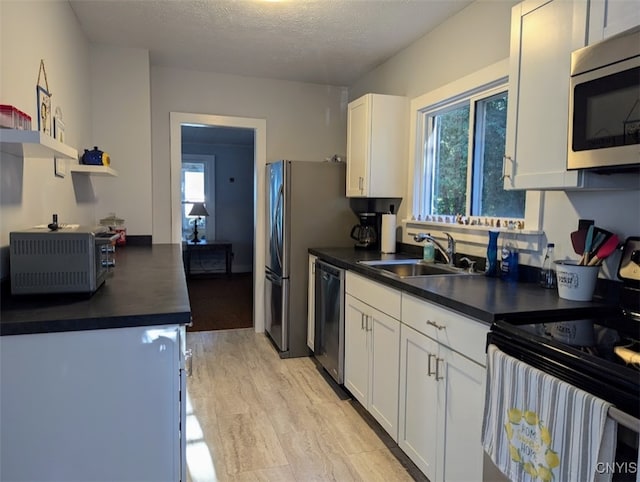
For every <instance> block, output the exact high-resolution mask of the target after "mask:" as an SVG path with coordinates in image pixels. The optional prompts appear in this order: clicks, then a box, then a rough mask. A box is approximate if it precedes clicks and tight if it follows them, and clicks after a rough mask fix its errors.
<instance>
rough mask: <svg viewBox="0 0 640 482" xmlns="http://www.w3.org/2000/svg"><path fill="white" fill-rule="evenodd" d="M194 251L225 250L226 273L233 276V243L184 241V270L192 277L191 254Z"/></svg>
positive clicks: (188, 276)
mask: <svg viewBox="0 0 640 482" xmlns="http://www.w3.org/2000/svg"><path fill="white" fill-rule="evenodd" d="M194 251H198V252H214V251H224V260H225V274H226V275H227V276H231V260H232V258H233V251H232V244H231V243H230V242H228V241H209V240H204V241H200V242H199V243H192V242H191V241H183V243H182V259H183V261H184V270H185V274H186V276H187V278H190V277H191V255H192V253H193V252H194Z"/></svg>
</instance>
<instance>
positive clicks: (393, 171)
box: [346, 94, 408, 197]
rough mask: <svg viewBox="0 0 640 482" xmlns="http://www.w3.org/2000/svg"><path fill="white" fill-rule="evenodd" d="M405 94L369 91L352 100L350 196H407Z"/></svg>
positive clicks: (406, 107) (350, 113)
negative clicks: (393, 94) (395, 94)
mask: <svg viewBox="0 0 640 482" xmlns="http://www.w3.org/2000/svg"><path fill="white" fill-rule="evenodd" d="M407 115H408V102H407V99H406V97H399V96H392V95H381V94H366V95H364V96H362V97H360V98H359V99H356V100H354V101H353V102H350V103H349V108H348V114H347V189H346V190H347V196H348V197H404V196H405V190H406V180H407V177H406V166H407V162H406V157H407V155H406V152H407V149H406V147H407V136H406V135H407V129H406V125H407Z"/></svg>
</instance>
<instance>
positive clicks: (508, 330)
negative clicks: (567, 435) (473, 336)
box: [487, 237, 640, 419]
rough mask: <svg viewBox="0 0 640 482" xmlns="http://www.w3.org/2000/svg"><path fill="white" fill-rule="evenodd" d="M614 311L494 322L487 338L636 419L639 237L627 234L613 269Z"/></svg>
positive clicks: (639, 400) (639, 404) (639, 402)
mask: <svg viewBox="0 0 640 482" xmlns="http://www.w3.org/2000/svg"><path fill="white" fill-rule="evenodd" d="M618 277H619V278H620V279H621V280H622V282H623V287H622V292H621V296H620V307H619V311H618V313H617V314H616V315H613V316H610V317H608V318H597V319H577V320H572V319H567V320H565V321H560V322H558V321H555V322H545V321H541V320H537V321H536V322H531V321H529V322H528V321H526V320H524V321H521V322H518V323H514V322H509V323H507V322H504V321H496V322H495V323H494V324H493V325H492V327H491V331H490V332H489V334H488V337H487V344H494V345H496V346H497V347H498V348H499V349H500V350H502V351H503V352H505V353H507V354H508V355H510V356H512V357H514V358H518V359H519V360H521V361H523V362H525V363H527V364H528V365H531V366H534V367H536V368H538V369H539V370H542V371H544V372H546V373H549V374H551V375H553V376H555V377H557V378H559V379H561V380H564V381H566V382H567V383H570V384H572V385H574V386H576V387H578V388H581V389H582V390H585V391H587V392H589V393H592V394H594V395H596V396H597V397H599V398H602V399H603V400H606V401H608V402H610V403H612V404H613V405H614V406H615V407H617V408H618V409H620V410H622V411H623V412H626V413H627V414H629V415H632V416H633V417H635V418H638V419H640V363H638V361H637V360H635V363H630V362H629V361H632V360H630V359H629V357H628V356H627V357H626V361H625V359H623V357H622V356H621V355H620V354H619V353H622V354H623V355H624V354H625V353H626V354H627V355H629V354H631V355H633V356H637V357H639V358H640V315H639V313H640V237H630V238H627V240H626V241H625V244H624V248H623V254H622V258H621V260H620V266H619V269H618Z"/></svg>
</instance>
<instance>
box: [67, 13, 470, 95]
mask: <svg viewBox="0 0 640 482" xmlns="http://www.w3.org/2000/svg"><path fill="white" fill-rule="evenodd" d="M470 3H471V0H281V1H265V0H70V4H71V6H72V8H73V10H74V11H75V13H76V15H77V17H78V19H79V21H80V24H81V25H82V28H83V30H84V32H85V34H86V35H87V37H88V38H89V40H90V41H92V42H96V43H104V44H111V45H118V46H126V47H138V48H145V49H148V50H149V52H150V59H151V64H152V65H161V66H166V67H176V68H185V69H192V70H199V71H204V72H220V73H229V74H237V75H248V76H256V77H267V78H274V79H282V80H294V81H301V82H313V83H321V84H329V85H341V86H348V85H350V84H351V83H352V82H354V81H355V80H357V79H358V78H359V77H360V76H362V75H363V74H365V73H367V72H368V71H370V70H372V69H373V68H375V67H376V66H378V65H380V64H381V63H383V62H384V61H385V60H387V59H388V58H389V57H391V56H393V55H394V54H395V53H397V52H398V51H400V50H402V49H403V48H405V47H406V46H408V45H410V44H411V43H412V42H414V41H415V40H417V39H418V38H420V37H422V36H423V35H424V34H425V33H427V32H429V31H430V30H432V29H433V28H434V27H435V26H436V25H438V24H439V23H441V22H442V21H444V20H445V19H447V18H448V17H450V16H452V15H454V14H455V13H457V12H458V11H460V10H462V9H463V8H464V7H466V6H467V5H468V4H470Z"/></svg>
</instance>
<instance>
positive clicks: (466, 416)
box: [432, 345, 485, 482]
mask: <svg viewBox="0 0 640 482" xmlns="http://www.w3.org/2000/svg"><path fill="white" fill-rule="evenodd" d="M437 376H438V378H439V380H438V384H439V385H438V388H439V390H441V393H440V397H439V400H438V401H439V403H440V404H441V405H439V407H438V419H439V422H444V428H443V429H442V430H441V431H443V432H444V434H445V436H444V441H443V443H441V445H440V447H441V452H442V453H440V454H439V457H438V460H443V461H444V463H442V464H438V476H437V477H436V480H438V481H447V482H449V481H451V482H469V481H474V480H475V481H481V480H482V464H483V449H482V443H481V434H482V417H483V407H484V396H485V391H484V387H485V369H484V367H482V366H480V365H478V364H477V363H475V362H473V361H471V360H469V359H468V358H466V357H464V356H462V355H461V354H460V353H458V352H455V351H453V350H450V349H448V348H447V347H445V346H442V345H440V347H439V360H438V366H437ZM442 392H444V393H442ZM432 480H433V479H432Z"/></svg>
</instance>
